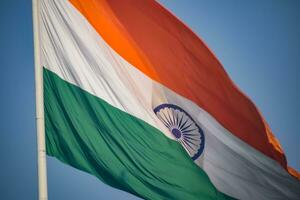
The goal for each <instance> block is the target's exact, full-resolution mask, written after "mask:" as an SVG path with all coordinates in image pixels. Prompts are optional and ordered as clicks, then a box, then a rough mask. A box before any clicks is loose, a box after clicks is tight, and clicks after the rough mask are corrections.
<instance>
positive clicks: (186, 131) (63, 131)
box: [39, 0, 300, 200]
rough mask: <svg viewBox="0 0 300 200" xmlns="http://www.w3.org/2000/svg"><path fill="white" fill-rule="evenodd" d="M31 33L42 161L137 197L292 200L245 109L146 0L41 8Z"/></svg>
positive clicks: (264, 128) (187, 37) (179, 26)
mask: <svg viewBox="0 0 300 200" xmlns="http://www.w3.org/2000/svg"><path fill="white" fill-rule="evenodd" d="M39 32H40V34H39V35H40V38H39V43H40V46H39V48H40V52H41V57H40V60H41V67H43V79H44V82H43V87H44V111H45V132H46V147H47V154H48V155H50V156H54V157H56V158H57V159H59V160H61V161H62V162H64V163H66V164H68V165H71V166H73V167H75V168H77V169H80V170H83V171H86V172H88V173H90V174H93V175H95V176H96V177H98V178H99V179H100V180H102V181H103V182H105V183H107V184H109V185H111V186H113V187H116V188H119V189H121V190H125V191H127V192H130V193H132V194H135V195H137V196H139V197H141V198H144V199H173V200H176V199H182V200H193V199H230V198H237V199H299V198H300V184H299V179H298V178H299V174H298V173H297V172H296V171H293V170H292V169H290V168H288V166H287V162H286V159H285V155H284V153H283V150H282V148H281V146H280V144H279V142H278V141H277V139H276V138H275V137H274V136H273V134H272V132H271V130H270V128H269V127H268V125H267V123H266V122H265V120H264V119H263V117H262V116H261V114H260V113H259V111H258V110H257V108H256V107H255V105H254V104H253V103H252V102H251V101H250V100H249V98H247V97H246V96H245V95H244V94H243V93H242V92H241V91H240V90H239V89H238V88H237V87H236V86H235V85H234V83H233V82H232V81H231V80H230V78H229V76H228V75H227V74H226V72H225V71H224V69H223V67H222V65H221V64H220V62H219V61H218V60H217V59H216V58H215V56H214V55H213V53H212V52H211V51H210V50H209V49H208V47H207V46H206V45H205V44H204V43H203V41H201V40H200V39H199V38H198V37H197V36H196V35H195V34H194V33H193V32H192V31H191V30H190V29H189V28H187V27H186V26H185V25H184V24H183V23H182V22H180V21H179V20H178V19H177V18H176V17H174V16H173V15H172V14H171V13H170V12H168V11H167V10H166V9H165V8H163V7H162V6H161V5H160V4H159V3H157V2H156V1H152V0H119V1H117V0H108V1H105V0H71V1H67V0H42V1H41V4H40V10H39ZM291 173H292V174H293V175H294V176H291ZM297 177H298V178H297Z"/></svg>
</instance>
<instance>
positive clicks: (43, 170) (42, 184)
mask: <svg viewBox="0 0 300 200" xmlns="http://www.w3.org/2000/svg"><path fill="white" fill-rule="evenodd" d="M39 8H40V0H32V18H33V35H34V36H33V37H34V66H35V67H34V68H35V98H36V130H37V161H38V191H39V200H47V199H48V191H47V163H46V145H45V123H44V94H43V68H42V66H41V63H40V45H39V42H40V40H39V39H40V37H39V15H38V12H39Z"/></svg>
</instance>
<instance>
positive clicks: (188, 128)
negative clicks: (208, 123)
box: [154, 104, 205, 160]
mask: <svg viewBox="0 0 300 200" xmlns="http://www.w3.org/2000/svg"><path fill="white" fill-rule="evenodd" d="M154 112H155V114H156V116H157V117H158V118H159V120H160V121H161V122H162V123H163V124H164V125H165V126H166V127H167V128H168V129H169V130H170V132H171V133H172V134H173V135H174V137H175V138H176V139H177V141H178V142H179V143H180V144H181V145H182V146H183V147H184V149H185V150H186V151H187V153H188V154H189V155H190V157H191V158H192V159H193V160H196V159H197V158H199V156H200V155H201V154H202V152H203V150H204V140H205V138H204V133H203V130H202V129H201V128H200V126H198V125H197V124H196V122H195V121H194V120H193V118H192V117H191V116H190V115H189V114H188V113H187V112H186V111H184V110H183V109H182V108H180V107H179V106H176V105H173V104H161V105H159V106H157V107H156V108H155V109H154Z"/></svg>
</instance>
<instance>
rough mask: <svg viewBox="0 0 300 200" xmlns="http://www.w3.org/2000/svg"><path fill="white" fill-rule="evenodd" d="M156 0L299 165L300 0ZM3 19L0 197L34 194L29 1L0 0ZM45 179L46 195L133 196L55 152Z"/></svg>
mask: <svg viewBox="0 0 300 200" xmlns="http://www.w3.org/2000/svg"><path fill="white" fill-rule="evenodd" d="M160 2H161V3H162V4H163V5H164V6H166V7H167V8H168V9H170V10H171V11H172V12H173V13H174V14H175V15H177V16H178V17H179V18H181V19H182V20H183V21H184V22H185V23H186V24H187V25H189V26H190V27H191V28H192V29H193V30H194V31H195V32H196V33H197V34H198V35H199V36H200V37H201V38H202V39H203V40H204V41H205V42H206V43H207V44H208V46H209V47H210V48H211V49H212V50H213V52H214V53H215V54H216V56H217V57H218V59H219V60H220V61H221V63H222V64H223V65H224V67H225V69H226V71H227V72H228V73H229V75H230V76H231V78H232V79H233V80H234V82H235V83H236V84H237V85H238V86H239V87H240V88H241V89H242V90H243V91H244V92H245V93H246V94H247V95H248V96H249V97H250V98H251V99H252V100H253V101H254V102H255V104H256V105H257V106H258V108H259V109H260V111H261V112H262V113H263V115H264V116H265V118H266V120H267V122H268V123H269V124H270V126H271V128H272V130H273V132H274V134H275V135H276V136H277V138H278V139H279V140H280V142H281V144H282V146H283V148H284V150H285V152H286V155H287V158H288V161H289V164H290V165H291V166H293V167H294V168H296V169H298V170H299V171H300V158H299V155H298V154H297V152H299V147H298V145H299V141H300V133H299V127H298V125H299V123H300V56H299V53H300V38H299V36H300V26H299V21H300V12H299V10H300V3H299V1H293V0H286V1H281V0H264V1H261V0H253V1H238V0H227V1H222V0H218V1H217V0H209V1H208V0H207V1H202V0H189V1H187V0H176V1H174V0H161V1H160ZM0 23H1V31H0V36H1V37H0V56H1V57H0V58H1V59H0V67H1V73H0V85H1V86H0V95H1V98H0V102H1V103H0V107H1V109H0V111H1V115H0V159H1V160H0V169H1V170H0V198H1V199H26V200H27V199H30V200H31V199H37V171H36V170H37V167H36V136H35V134H36V133H35V97H34V95H35V93H34V68H33V41H32V19H31V1H30V0H19V1H17V0H2V1H1V3H0ZM297 150H298V151H297ZM48 185H49V199H56V200H60V199H73V200H80V199H90V200H93V199H122V200H133V199H138V198H136V197H134V196H132V195H130V194H127V193H125V192H122V191H119V190H116V189H113V188H111V187H109V186H106V185H104V184H103V183H101V182H100V181H98V180H97V179H96V178H94V177H92V176H90V175H88V174H85V173H83V172H81V171H78V170H75V169H73V168H71V167H69V166H66V165H64V164H62V163H60V162H58V161H56V160H55V159H53V158H48Z"/></svg>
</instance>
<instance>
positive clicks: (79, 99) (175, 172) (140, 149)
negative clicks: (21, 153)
mask: <svg viewBox="0 0 300 200" xmlns="http://www.w3.org/2000/svg"><path fill="white" fill-rule="evenodd" d="M44 102H45V103H44V104H45V126H46V146H47V154H48V155H50V156H54V157H56V158H57V159H59V160H61V161H62V162H64V163H66V164H69V165H71V166H73V167H75V168H77V169H80V170H83V171H86V172H88V173H90V174H93V175H95V176H96V177H98V178H99V179H100V180H102V181H103V182H105V183H107V184H109V185H111V186H113V187H115V188H119V189H121V190H125V191H128V192H130V193H132V194H135V195H137V196H140V197H142V198H144V199H151V200H153V199H173V200H176V199H182V200H193V199H225V198H228V197H226V196H225V195H223V194H222V193H220V192H218V191H217V190H216V188H215V187H214V186H213V185H212V183H211V182H210V180H209V178H208V176H207V175H206V173H205V172H204V171H203V170H202V169H200V168H199V167H198V166H196V165H195V164H194V163H193V161H192V160H191V159H190V157H189V156H188V155H187V153H186V152H185V150H184V149H183V148H182V147H181V145H180V144H179V143H177V142H176V141H173V140H171V139H169V138H167V137H166V136H164V135H163V133H161V132H160V131H159V130H158V129H156V128H154V127H152V126H150V125H149V124H147V123H146V122H144V121H142V120H140V119H138V118H136V117H134V116H132V115H129V114H128V113H126V112H123V111H121V110H119V109H117V108H115V107H113V106H111V105H110V104H108V103H107V102H105V101H103V100H102V99H100V98H98V97H95V96H93V95H91V94H89V93H88V92H86V91H84V90H82V89H80V88H79V87H77V86H74V85H72V84H70V83H68V82H66V81H64V80H62V79H61V78H59V77H58V76H57V75H55V74H54V73H53V72H50V71H48V70H47V69H45V68H44Z"/></svg>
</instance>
